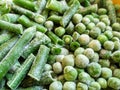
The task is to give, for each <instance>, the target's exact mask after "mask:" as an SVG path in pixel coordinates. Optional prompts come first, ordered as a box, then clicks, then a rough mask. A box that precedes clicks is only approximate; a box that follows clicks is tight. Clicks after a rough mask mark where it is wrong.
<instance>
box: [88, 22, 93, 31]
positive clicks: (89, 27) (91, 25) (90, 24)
mask: <svg viewBox="0 0 120 90" xmlns="http://www.w3.org/2000/svg"><path fill="white" fill-rule="evenodd" d="M94 27H95V23H93V22H90V23H89V24H87V29H89V30H91V29H93V28H94Z"/></svg>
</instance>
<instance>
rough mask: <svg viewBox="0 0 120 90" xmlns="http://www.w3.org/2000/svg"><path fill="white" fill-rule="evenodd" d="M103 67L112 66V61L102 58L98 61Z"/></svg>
mask: <svg viewBox="0 0 120 90" xmlns="http://www.w3.org/2000/svg"><path fill="white" fill-rule="evenodd" d="M98 63H99V64H100V65H101V67H109V66H110V61H109V60H106V59H100V60H99V62H98Z"/></svg>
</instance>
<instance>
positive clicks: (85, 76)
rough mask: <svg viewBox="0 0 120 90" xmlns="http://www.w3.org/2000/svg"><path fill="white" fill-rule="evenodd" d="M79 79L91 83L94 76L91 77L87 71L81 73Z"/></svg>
mask: <svg viewBox="0 0 120 90" xmlns="http://www.w3.org/2000/svg"><path fill="white" fill-rule="evenodd" d="M78 80H79V81H80V82H82V83H85V84H87V85H89V84H90V83H91V82H92V81H93V80H92V78H91V77H90V75H89V74H88V73H86V72H81V73H79V75H78Z"/></svg>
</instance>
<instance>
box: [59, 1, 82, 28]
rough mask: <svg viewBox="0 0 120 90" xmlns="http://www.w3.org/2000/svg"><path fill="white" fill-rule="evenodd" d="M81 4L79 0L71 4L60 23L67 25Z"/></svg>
mask: <svg viewBox="0 0 120 90" xmlns="http://www.w3.org/2000/svg"><path fill="white" fill-rule="evenodd" d="M79 6H80V3H79V1H78V0H74V2H73V4H72V5H71V7H70V8H69V9H68V10H66V11H65V13H64V15H63V17H62V19H61V21H60V24H61V25H62V26H63V27H65V26H66V25H67V24H68V23H69V21H70V19H71V18H72V16H73V15H74V14H75V13H76V11H77V9H78V8H79Z"/></svg>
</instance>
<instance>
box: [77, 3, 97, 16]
mask: <svg viewBox="0 0 120 90" xmlns="http://www.w3.org/2000/svg"><path fill="white" fill-rule="evenodd" d="M97 10H98V5H97V4H93V5H91V6H88V7H85V8H83V9H79V10H78V13H81V14H83V15H86V14H89V13H92V12H97Z"/></svg>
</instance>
